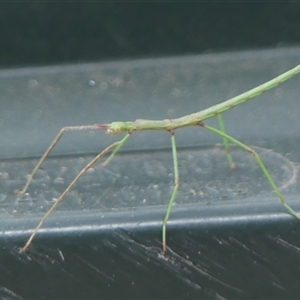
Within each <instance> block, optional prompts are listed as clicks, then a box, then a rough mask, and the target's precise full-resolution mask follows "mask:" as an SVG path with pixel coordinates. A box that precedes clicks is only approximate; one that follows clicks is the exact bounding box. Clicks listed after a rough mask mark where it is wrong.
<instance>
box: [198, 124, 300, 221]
mask: <svg viewBox="0 0 300 300" xmlns="http://www.w3.org/2000/svg"><path fill="white" fill-rule="evenodd" d="M200 126H202V127H204V128H206V129H208V130H209V131H212V132H213V133H216V134H217V135H220V136H221V137H223V138H225V139H227V140H228V141H230V142H232V143H233V144H235V145H237V146H239V147H241V148H242V149H243V150H245V151H247V152H249V153H251V154H252V155H253V156H254V158H255V159H256V161H257V163H258V165H259V166H260V168H261V169H262V171H263V173H264V174H265V176H266V177H267V179H268V181H269V183H270V185H271V186H272V188H273V190H274V192H275V194H276V195H277V197H278V198H279V200H280V202H281V204H282V205H283V206H284V207H285V208H286V209H287V210H288V211H289V212H290V214H291V215H293V216H294V217H296V218H297V219H300V217H299V216H298V215H297V213H296V212H295V211H294V210H293V209H292V208H291V207H290V206H289V205H288V204H287V203H286V202H285V200H284V198H283V196H282V194H281V193H280V191H279V189H278V187H277V185H276V184H275V182H274V180H273V178H272V177H271V175H270V173H269V172H268V170H267V169H266V167H265V165H264V164H263V162H262V160H261V158H260V156H259V155H258V154H257V153H256V151H255V150H253V149H252V148H250V147H248V146H247V145H245V144H243V143H241V142H240V141H238V140H236V139H234V138H233V137H231V136H230V135H228V134H226V133H224V132H222V131H220V130H218V129H216V128H214V127H211V126H208V125H206V124H204V123H200Z"/></svg>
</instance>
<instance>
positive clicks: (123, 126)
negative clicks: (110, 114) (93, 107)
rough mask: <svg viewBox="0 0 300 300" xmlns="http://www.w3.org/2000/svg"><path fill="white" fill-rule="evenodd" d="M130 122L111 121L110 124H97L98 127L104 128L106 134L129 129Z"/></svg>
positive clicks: (130, 128)
mask: <svg viewBox="0 0 300 300" xmlns="http://www.w3.org/2000/svg"><path fill="white" fill-rule="evenodd" d="M131 124H132V123H131V122H112V123H110V124H99V125H98V128H99V129H104V130H106V133H108V134H118V133H120V132H125V131H131V130H132V126H131Z"/></svg>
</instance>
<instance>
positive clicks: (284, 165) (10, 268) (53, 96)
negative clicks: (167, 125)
mask: <svg viewBox="0 0 300 300" xmlns="http://www.w3.org/2000/svg"><path fill="white" fill-rule="evenodd" d="M299 61H300V49H299V48H289V49H277V50H265V51H248V52H240V53H238V52H236V53H225V54H209V55H201V56H191V57H177V58H167V59H164V58H161V59H148V60H136V61H126V62H112V63H100V64H99V63H98V64H88V65H77V66H62V67H51V68H35V69H22V70H3V71H1V72H0V78H1V82H0V89H1V95H0V104H1V110H0V141H1V143H0V155H1V162H0V214H1V217H0V228H1V232H0V251H1V253H0V267H1V272H0V282H1V288H0V296H1V297H2V298H4V297H8V298H12V299H14V298H15V299H22V298H42V297H43V298H48V299H51V298H52V299H53V298H77V299H78V298H85V299H87V298H90V299H91V298H119V299H121V298H127V299H128V298H158V297H159V298H186V299H188V298H190V299H192V298H198V299H199V298H218V297H223V298H272V299H274V298H295V297H296V296H297V295H299V292H300V291H299V284H298V278H299V268H298V265H299V264H298V262H299V247H300V238H299V228H300V223H299V222H298V221H297V220H295V219H293V218H292V217H291V216H290V215H289V214H287V212H286V211H285V209H284V208H283V207H282V206H281V205H280V203H279V201H278V199H277V198H276V196H275V195H274V193H272V191H271V188H270V187H269V184H268V182H267V180H266V179H265V178H264V176H263V175H262V174H261V171H260V169H259V168H258V166H257V165H256V164H255V161H254V159H253V158H252V157H251V155H249V154H246V153H244V152H243V151H242V150H239V149H237V148H233V149H232V152H233V155H234V159H235V160H236V162H237V165H238V168H237V170H235V171H233V172H232V171H230V169H229V167H228V164H227V160H226V156H225V153H224V151H223V149H222V146H220V145H216V144H217V143H219V144H220V143H221V140H220V138H219V137H216V136H213V135H212V134H210V133H208V132H205V131H204V129H202V128H185V129H181V130H178V131H177V132H176V141H177V146H178V152H179V160H180V175H181V186H180V191H179V195H178V198H177V199H176V205H175V206H174V208H173V212H172V215H171V219H170V222H169V224H168V246H169V250H168V252H167V253H166V254H162V253H161V225H162V220H163V218H164V214H165V212H166V206H167V203H168V199H169V197H170V195H171V192H172V187H173V181H174V179H173V169H172V154H171V149H170V138H169V134H168V133H167V132H137V133H134V134H133V135H132V137H131V138H130V139H129V142H128V144H127V145H126V147H124V151H123V152H122V151H121V153H120V155H118V157H116V159H115V160H114V161H112V163H111V164H110V165H109V166H108V167H107V168H101V167H100V166H99V165H97V166H95V168H93V169H92V170H90V171H89V172H88V174H86V176H85V177H83V178H82V179H81V181H80V183H79V184H78V185H77V186H76V187H74V189H73V190H72V191H71V192H70V194H69V195H68V196H67V197H66V199H65V200H64V202H63V203H62V205H61V206H60V207H59V208H58V210H57V211H56V212H55V213H54V214H53V215H52V216H51V217H50V218H49V220H48V221H47V222H46V224H45V226H44V227H43V228H42V230H41V231H40V232H39V234H38V235H37V237H36V239H35V240H34V242H33V244H32V245H31V247H30V248H29V250H28V252H27V253H25V254H20V253H19V252H18V251H19V249H20V247H21V246H23V245H24V243H25V241H26V239H27V238H28V237H29V234H30V232H31V231H32V230H33V228H34V227H35V226H36V225H37V223H38V222H39V220H40V218H41V217H42V216H43V213H45V212H46V211H47V210H48V208H49V207H50V205H51V204H52V203H53V201H54V199H55V198H57V197H58V196H59V195H60V194H61V192H62V191H63V190H64V188H65V187H66V186H67V185H68V183H69V182H70V181H71V180H72V179H73V177H74V176H75V175H76V174H77V172H78V171H79V170H80V169H81V168H82V167H83V166H84V164H86V163H87V162H88V161H89V160H90V159H91V157H92V156H91V154H96V153H97V152H99V151H101V150H102V149H103V148H104V147H105V146H107V145H108V144H109V143H111V142H112V141H114V140H116V139H119V138H120V137H118V136H115V137H110V136H107V135H105V134H104V133H103V132H101V131H99V132H88V131H87V132H79V133H67V134H66V135H65V136H64V137H63V139H62V140H61V142H60V144H59V145H58V147H57V149H56V150H55V151H54V152H53V155H52V157H50V158H49V159H48V160H47V161H46V162H45V164H44V165H43V167H42V169H41V170H40V171H39V172H38V174H37V175H36V178H35V180H34V181H33V182H32V185H31V186H30V187H29V190H28V193H27V194H26V195H24V196H22V197H20V196H16V195H14V194H13V191H14V189H20V188H22V187H23V185H24V184H25V181H26V176H27V174H29V173H30V172H31V170H32V169H33V167H34V165H35V163H36V162H37V158H39V157H40V156H41V155H42V153H43V152H44V151H45V150H46V148H47V147H48V145H49V144H50V142H51V141H52V139H53V138H54V137H55V135H56V134H57V133H58V131H59V130H60V128H61V127H63V126H69V125H81V124H94V123H108V122H112V121H117V120H124V121H127V120H128V121H129V120H134V119H136V118H146V119H164V118H175V117H179V116H182V115H185V114H188V113H192V112H194V111H197V110H202V109H204V108H207V107H209V106H211V105H213V104H216V103H219V102H222V101H224V100H226V99H228V98H230V97H232V96H234V95H237V94H239V93H241V92H243V91H245V90H248V89H250V88H252V87H254V86H256V85H258V84H260V83H262V82H264V81H266V80H269V79H271V78H273V77H275V76H277V75H279V74H280V73H282V72H284V71H286V70H288V69H289V68H291V67H294V66H295V65H297V64H299ZM299 80H300V79H299V76H298V77H295V78H293V79H291V80H290V81H288V82H287V83H284V84H283V85H281V86H279V87H278V88H276V89H274V90H272V91H270V92H268V93H266V94H264V95H262V96H260V97H259V98H257V99H254V100H252V101H250V102H248V103H246V104H244V105H241V106H239V107H237V108H235V109H233V110H231V111H229V112H228V113H226V114H224V119H225V125H226V129H227V131H228V133H229V134H230V135H232V136H233V137H235V138H237V139H239V140H241V141H243V142H245V143H246V144H248V145H251V146H253V147H254V148H255V149H256V150H257V152H258V153H259V154H261V156H262V159H263V161H264V162H265V163H266V165H267V167H268V169H269V170H270V171H271V173H272V176H273V177H274V180H275V181H276V183H277V184H278V185H279V186H280V187H281V189H282V192H283V194H284V196H285V198H286V200H287V201H288V203H289V204H290V205H291V206H293V207H294V208H295V209H296V210H299V208H300V207H299V204H298V203H299V199H298V198H299V196H298V195H299V188H300V185H299V182H298V165H299V161H300V154H299V151H298V149H299V129H300V125H299V122H298V118H299V94H300V93H299V84H298V83H299ZM208 123H209V124H212V125H214V124H216V120H208Z"/></svg>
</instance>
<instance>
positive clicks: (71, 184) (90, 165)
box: [21, 133, 130, 252]
mask: <svg viewBox="0 0 300 300" xmlns="http://www.w3.org/2000/svg"><path fill="white" fill-rule="evenodd" d="M129 136H130V134H129V133H128V134H126V135H125V137H123V139H122V140H120V141H118V142H115V143H112V144H111V145H109V146H108V147H107V148H105V149H104V150H103V151H102V152H101V153H99V154H98V155H97V156H96V157H95V158H94V159H93V160H92V161H91V162H89V163H88V164H87V165H86V166H85V167H84V168H83V169H82V170H81V171H80V172H79V173H78V175H77V176H76V177H75V178H74V180H73V181H72V182H71V183H70V184H69V186H68V187H67V188H66V189H65V191H64V192H63V193H62V194H61V195H60V197H59V198H58V199H57V200H56V201H55V203H54V204H53V205H52V207H51V208H50V209H49V210H48V212H47V213H46V214H45V216H44V217H43V219H42V220H41V221H40V223H39V224H38V226H37V227H36V228H35V230H34V231H33V233H32V234H31V236H30V238H29V239H28V241H27V243H26V245H25V246H24V247H23V248H22V250H21V251H22V252H25V251H26V249H27V248H28V247H29V245H30V244H31V242H32V240H33V239H34V237H35V235H36V234H37V232H38V230H39V229H40V228H41V227H42V226H43V224H44V223H45V221H46V220H47V218H48V217H49V216H50V215H51V213H52V212H53V211H54V210H55V208H56V207H57V206H58V204H59V203H60V202H61V201H62V200H63V199H64V198H65V196H66V194H67V193H68V192H69V191H70V190H71V188H72V187H73V186H74V185H75V184H76V183H77V182H78V180H79V179H80V177H82V175H83V174H84V173H86V171H87V170H88V169H89V168H91V167H92V166H93V165H94V164H95V163H96V162H97V161H98V160H99V159H100V158H102V157H103V156H104V155H105V154H106V153H107V152H109V151H110V150H111V149H113V148H114V147H116V148H115V149H117V148H118V149H120V148H121V147H122V145H124V143H125V141H126V140H127V139H128V138H129ZM120 145H121V147H120Z"/></svg>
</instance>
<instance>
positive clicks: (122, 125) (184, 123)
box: [16, 65, 300, 252]
mask: <svg viewBox="0 0 300 300" xmlns="http://www.w3.org/2000/svg"><path fill="white" fill-rule="evenodd" d="M298 73H300V65H298V66H296V67H295V68H293V69H291V70H289V71H287V72H285V73H283V74H281V75H279V76H277V77H276V78H274V79H272V80H270V81H268V82H266V83H264V84H261V85H259V86H257V87H255V88H253V89H251V90H249V91H247V92H245V93H242V94H240V95H238V96H236V97H233V98H231V99H229V100H227V101H224V102H222V103H220V104H217V105H214V106H211V107H210V108H207V109H205V110H202V111H199V112H196V113H193V114H190V115H187V116H184V117H181V118H178V119H172V120H169V119H166V120H161V121H157V120H142V119H138V120H136V121H134V122H112V123H110V124H95V125H87V126H68V127H64V128H62V129H61V130H60V132H59V134H58V135H57V136H56V138H55V139H54V140H53V142H52V143H51V145H50V146H49V148H48V149H47V151H46V152H45V154H44V155H43V156H42V158H41V159H40V160H39V162H38V164H37V165H36V167H35V168H34V170H33V171H32V173H31V174H30V176H29V178H28V180H27V182H26V184H25V186H24V188H23V190H21V191H18V190H17V191H16V193H18V194H21V195H22V194H24V193H25V192H26V191H27V188H28V186H29V184H30V182H31V181H32V178H33V177H34V175H35V174H36V172H37V170H38V169H39V168H40V166H41V164H42V163H43V162H44V160H45V159H46V157H47V156H48V155H49V153H50V152H51V150H52V149H53V148H54V147H55V145H56V144H57V143H58V141H59V140H60V138H61V137H62V135H63V134H64V133H65V132H67V131H77V130H95V129H101V130H106V132H107V133H108V134H118V133H121V132H126V135H125V136H124V137H123V138H122V139H121V140H120V141H118V142H115V143H112V144H111V145H110V146H108V147H107V148H105V149H104V150H103V151H102V152H101V153H99V154H98V155H97V156H96V157H95V158H94V159H93V160H92V161H91V162H90V163H88V164H87V165H86V166H85V167H84V168H83V169H82V170H81V171H80V172H79V174H78V175H77V176H76V177H75V179H74V180H73V181H72V182H71V183H70V185H69V186H68V187H67V188H66V190H65V191H64V192H63V193H62V194H61V196H60V197H59V198H58V199H57V200H56V202H55V203H54V204H53V205H52V207H51V208H50V209H49V210H48V212H47V213H46V214H45V216H44V217H43V218H42V220H41V221H40V223H39V224H38V225H37V227H36V228H35V230H34V231H33V233H32V234H31V236H30V238H29V239H28V241H27V243H26V244H25V246H24V247H23V248H22V250H21V251H22V252H25V251H26V250H27V248H28V247H29V245H30V244H31V242H32V240H33V239H34V237H35V235H36V234H37V232H38V230H39V229H40V228H41V227H42V225H43V224H44V223H45V221H46V219H47V218H48V217H49V216H50V214H51V213H52V212H53V211H54V210H55V208H56V207H57V206H58V204H59V203H60V202H61V201H62V200H63V199H64V197H65V196H66V194H67V193H68V192H69V191H70V190H71V189H72V187H73V186H74V185H75V184H76V183H77V181H78V180H79V179H80V177H81V176H83V174H84V173H85V172H86V171H87V170H88V169H89V168H91V167H92V166H93V165H94V164H95V163H96V162H97V161H98V160H99V159H101V158H102V157H103V156H104V155H106V154H107V153H108V152H110V151H111V150H112V149H114V150H113V151H112V153H111V154H110V155H109V157H108V158H107V159H106V160H105V161H104V162H103V163H102V166H106V165H107V164H108V163H109V162H110V161H111V160H112V159H113V158H114V156H115V155H116V154H117V152H118V151H119V150H120V149H121V148H122V147H123V145H124V144H125V142H126V141H127V139H128V138H129V137H130V135H131V134H132V133H134V132H135V131H142V130H166V131H169V132H170V134H171V144H172V153H173V164H174V180H175V185H174V189H173V192H172V195H171V198H170V201H169V205H168V208H167V212H166V215H165V218H164V221H163V225H162V247H163V251H164V252H165V251H166V250H167V242H166V240H167V222H168V220H169V217H170V213H171V209H172V205H173V202H174V200H175V197H176V194H177V191H178V188H179V168H178V159H177V149H176V142H175V134H174V132H175V130H176V129H178V128H182V127H188V126H200V127H203V128H205V129H207V130H209V131H211V132H213V133H215V134H217V135H219V136H221V137H222V139H223V142H224V145H225V151H226V155H227V158H228V162H229V165H230V167H231V169H234V168H235V163H234V162H233V159H232V157H231V154H230V150H229V142H231V143H233V144H235V145H237V146H238V147H240V148H242V149H243V150H245V151H247V152H249V153H250V154H252V155H253V156H254V158H255V160H256V161H257V163H258V165H259V166H260V168H261V170H262V171H263V173H264V174H265V176H266V178H267V180H268V181H269V183H270V185H271V187H272V189H273V190H274V192H275V194H276V195H277V197H278V198H279V200H280V202H281V204H282V205H283V206H285V208H286V209H287V210H288V212H289V213H290V214H291V215H293V216H294V217H295V218H297V219H300V217H299V216H298V215H297V213H296V212H295V211H294V210H293V209H292V208H291V207H290V206H289V205H288V204H287V203H286V201H285V200H284V198H283V196H282V194H281V192H280V191H279V188H278V187H277V185H276V184H275V182H274V181H273V179H272V177H271V175H270V173H269V172H268V170H267V169H266V167H265V165H264V164H263V162H262V160H261V158H260V156H259V155H258V154H257V153H256V152H255V151H254V150H253V149H251V148H250V147H248V146H247V145H245V144H243V143H242V142H240V141H238V140H236V139H234V138H233V137H231V136H229V135H228V134H227V133H226V132H225V128H224V123H223V119H222V115H221V114H222V113H223V112H225V111H227V110H229V109H231V108H233V107H235V106H237V105H239V104H242V103H244V102H246V101H248V100H250V99H252V98H255V97H257V96H259V95H260V94H262V93H264V92H266V91H268V90H270V89H272V88H274V87H276V86H277V85H279V84H281V83H282V82H284V81H286V80H288V79H290V78H291V77H293V76H295V75H296V74H298ZM214 116H217V117H218V121H219V125H220V129H216V128H214V127H211V126H208V125H206V124H204V123H203V121H205V120H206V119H209V118H212V117H214Z"/></svg>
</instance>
